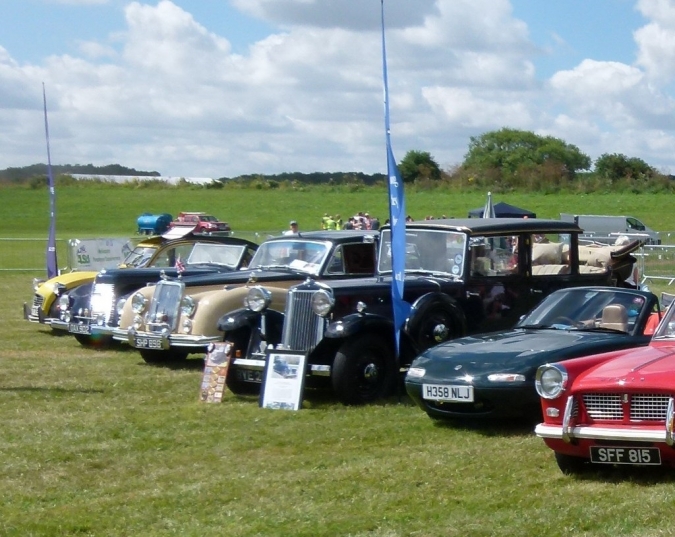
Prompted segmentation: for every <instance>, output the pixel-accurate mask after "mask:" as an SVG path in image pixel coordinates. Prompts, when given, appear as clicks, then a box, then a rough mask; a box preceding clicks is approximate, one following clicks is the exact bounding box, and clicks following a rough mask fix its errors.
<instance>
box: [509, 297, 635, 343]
mask: <svg viewBox="0 0 675 537" xmlns="http://www.w3.org/2000/svg"><path fill="white" fill-rule="evenodd" d="M646 304H647V301H646V300H645V298H644V297H643V296H642V295H640V294H638V293H633V292H631V291H630V290H621V289H616V290H614V289H607V290H602V291H599V290H588V289H566V290H564V291H560V292H556V293H553V294H551V295H549V296H548V297H546V298H545V299H544V300H543V301H542V302H541V303H540V304H539V305H538V306H537V307H536V308H535V309H534V310H532V311H531V312H530V313H529V314H527V315H526V316H525V317H524V318H523V319H521V320H520V322H519V323H518V324H517V325H516V326H517V327H518V328H554V329H562V330H570V329H572V330H614V331H619V332H625V333H633V332H634V331H635V329H636V328H637V321H638V319H640V318H642V317H641V315H642V313H643V311H644V309H645V308H646V307H647V306H646Z"/></svg>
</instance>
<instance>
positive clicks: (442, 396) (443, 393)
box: [422, 384, 473, 403]
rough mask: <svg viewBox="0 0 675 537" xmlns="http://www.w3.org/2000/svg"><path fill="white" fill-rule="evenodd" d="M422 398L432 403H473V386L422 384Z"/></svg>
mask: <svg viewBox="0 0 675 537" xmlns="http://www.w3.org/2000/svg"><path fill="white" fill-rule="evenodd" d="M422 397H423V398H424V399H430V400H432V401H455V402H460V403H473V386H450V385H447V384H422Z"/></svg>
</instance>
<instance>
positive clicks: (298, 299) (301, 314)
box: [281, 289, 324, 351]
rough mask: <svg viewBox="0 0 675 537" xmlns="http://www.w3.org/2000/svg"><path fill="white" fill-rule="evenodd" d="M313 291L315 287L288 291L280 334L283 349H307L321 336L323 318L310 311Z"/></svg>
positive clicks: (319, 339)
mask: <svg viewBox="0 0 675 537" xmlns="http://www.w3.org/2000/svg"><path fill="white" fill-rule="evenodd" d="M315 292H316V290H315V289H312V290H309V291H300V290H291V291H289V293H288V299H287V301H286V318H285V319H284V330H283V334H282V336H281V344H282V345H283V347H284V348H285V349H289V350H294V351H309V350H311V349H313V348H314V347H315V346H316V345H317V344H318V343H319V341H321V339H322V338H323V330H324V319H323V317H319V316H318V315H316V314H315V313H314V312H313V311H312V295H313V294H314V293H315Z"/></svg>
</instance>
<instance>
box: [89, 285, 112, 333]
mask: <svg viewBox="0 0 675 537" xmlns="http://www.w3.org/2000/svg"><path fill="white" fill-rule="evenodd" d="M90 309H91V316H92V317H94V318H96V317H97V316H99V315H102V316H103V317H104V319H105V322H106V324H108V323H110V320H111V318H112V317H113V314H114V311H115V286H114V285H113V284H111V283H94V287H93V289H92V290H91V302H90Z"/></svg>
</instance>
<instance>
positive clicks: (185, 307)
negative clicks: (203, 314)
mask: <svg viewBox="0 0 675 537" xmlns="http://www.w3.org/2000/svg"><path fill="white" fill-rule="evenodd" d="M196 309H197V303H196V302H195V299H194V298H192V297H191V296H190V295H185V296H184V297H183V300H181V301H180V311H181V313H182V314H183V315H187V316H188V317H192V315H193V314H194V312H195V310H196Z"/></svg>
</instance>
